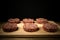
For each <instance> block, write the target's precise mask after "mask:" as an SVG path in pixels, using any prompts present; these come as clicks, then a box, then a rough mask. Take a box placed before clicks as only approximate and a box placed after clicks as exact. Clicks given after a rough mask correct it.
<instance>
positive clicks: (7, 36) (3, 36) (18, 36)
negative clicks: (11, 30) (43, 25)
mask: <svg viewBox="0 0 60 40" xmlns="http://www.w3.org/2000/svg"><path fill="white" fill-rule="evenodd" d="M29 37H33V38H35V37H37V38H41V37H44V38H46V37H47V38H48V37H52V38H53V37H59V38H60V35H0V38H29Z"/></svg>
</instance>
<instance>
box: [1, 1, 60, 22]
mask: <svg viewBox="0 0 60 40" xmlns="http://www.w3.org/2000/svg"><path fill="white" fill-rule="evenodd" d="M6 5H8V6H6ZM5 7H6V8H5ZM52 9H53V8H52V1H51V0H49V1H48V0H39V1H38V0H34V1H32V0H8V3H7V4H4V7H3V12H2V13H0V21H1V22H2V21H7V20H8V19H9V18H15V17H18V18H20V19H23V18H34V19H35V18H38V17H43V18H47V19H48V20H53V21H57V22H60V19H59V17H60V16H58V15H59V14H57V13H55V12H56V11H55V12H53V10H52Z"/></svg>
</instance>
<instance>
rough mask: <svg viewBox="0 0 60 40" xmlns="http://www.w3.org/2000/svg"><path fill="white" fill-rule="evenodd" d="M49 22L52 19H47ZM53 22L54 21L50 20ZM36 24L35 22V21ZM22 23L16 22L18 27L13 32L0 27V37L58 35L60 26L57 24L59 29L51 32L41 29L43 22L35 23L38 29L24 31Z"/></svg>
mask: <svg viewBox="0 0 60 40" xmlns="http://www.w3.org/2000/svg"><path fill="white" fill-rule="evenodd" d="M49 22H52V21H49ZM52 23H54V22H52ZM35 24H37V23H35ZM23 25H24V24H23V23H19V24H17V26H18V27H19V29H18V30H17V31H14V32H4V31H3V30H2V29H0V37H42V36H43V37H46V36H47V37H49V36H50V37H51V36H54V35H60V26H59V25H58V27H59V30H58V31H57V32H54V33H51V32H46V31H44V30H43V28H42V26H43V24H37V25H38V27H39V28H40V29H39V31H36V32H26V31H24V29H23Z"/></svg>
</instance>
